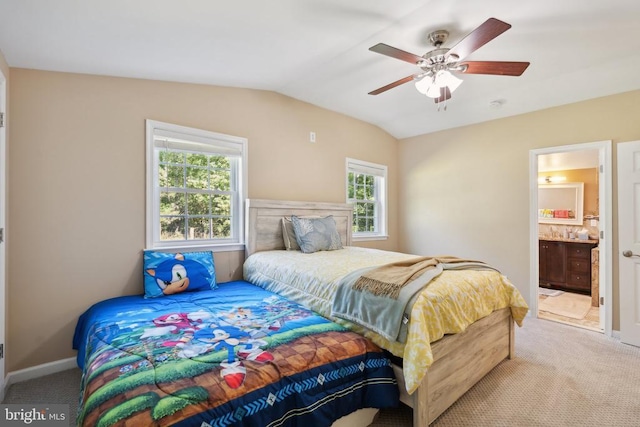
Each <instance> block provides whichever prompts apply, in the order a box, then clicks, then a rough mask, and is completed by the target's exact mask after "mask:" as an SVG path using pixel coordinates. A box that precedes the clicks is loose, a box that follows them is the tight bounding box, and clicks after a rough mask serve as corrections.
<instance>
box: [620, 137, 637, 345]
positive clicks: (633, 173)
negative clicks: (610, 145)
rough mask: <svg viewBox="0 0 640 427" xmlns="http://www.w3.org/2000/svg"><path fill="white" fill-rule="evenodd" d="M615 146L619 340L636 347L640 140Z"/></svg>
mask: <svg viewBox="0 0 640 427" xmlns="http://www.w3.org/2000/svg"><path fill="white" fill-rule="evenodd" d="M617 147H618V242H619V248H620V252H621V253H620V254H619V256H618V259H619V263H620V265H619V270H620V341H622V342H624V343H627V344H632V345H635V346H640V141H632V142H624V143H621V144H618V146H617Z"/></svg>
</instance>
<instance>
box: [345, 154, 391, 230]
mask: <svg viewBox="0 0 640 427" xmlns="http://www.w3.org/2000/svg"><path fill="white" fill-rule="evenodd" d="M349 172H354V173H363V174H366V175H372V176H373V177H374V179H375V181H374V182H375V190H374V191H375V199H376V203H375V218H376V221H375V229H376V231H375V232H355V231H354V232H353V234H352V240H353V241H356V242H357V241H367V240H386V239H387V238H388V237H389V236H388V235H387V166H385V165H380V164H377V163H371V162H367V161H364V160H356V159H352V158H348V157H347V159H346V174H345V193H346V200H347V203H350V204H354V203H356V201H357V200H356V199H350V198H349ZM354 221H355V214H354Z"/></svg>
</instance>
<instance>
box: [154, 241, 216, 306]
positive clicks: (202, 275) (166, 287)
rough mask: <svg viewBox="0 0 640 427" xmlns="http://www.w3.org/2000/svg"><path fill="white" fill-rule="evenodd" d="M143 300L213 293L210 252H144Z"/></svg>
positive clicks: (213, 279)
mask: <svg viewBox="0 0 640 427" xmlns="http://www.w3.org/2000/svg"><path fill="white" fill-rule="evenodd" d="M143 267H144V268H143V275H144V297H145V298H155V297H161V296H164V295H171V294H177V293H180V292H195V291H201V290H205V289H216V288H217V287H218V286H217V284H216V270H215V267H214V265H213V253H211V252H184V253H180V252H179V253H169V252H159V251H144V262H143Z"/></svg>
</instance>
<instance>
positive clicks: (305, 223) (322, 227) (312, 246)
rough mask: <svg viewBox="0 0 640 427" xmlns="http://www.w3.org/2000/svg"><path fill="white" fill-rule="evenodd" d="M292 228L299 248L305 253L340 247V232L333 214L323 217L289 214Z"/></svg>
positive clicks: (332, 249)
mask: <svg viewBox="0 0 640 427" xmlns="http://www.w3.org/2000/svg"><path fill="white" fill-rule="evenodd" d="M291 222H292V223H293V230H294V231H295V234H296V241H297V242H298V246H300V250H301V251H302V252H304V253H305V254H310V253H313V252H318V251H335V250H337V249H342V242H341V241H340V234H339V233H338V230H337V229H336V221H335V220H334V219H333V215H329V216H327V217H324V218H302V217H298V216H295V215H291Z"/></svg>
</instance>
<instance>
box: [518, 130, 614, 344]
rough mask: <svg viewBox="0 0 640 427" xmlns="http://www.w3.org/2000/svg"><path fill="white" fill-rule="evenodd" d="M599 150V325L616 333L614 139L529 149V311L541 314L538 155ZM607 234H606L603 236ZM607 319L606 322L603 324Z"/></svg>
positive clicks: (611, 332)
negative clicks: (614, 308) (614, 304)
mask: <svg viewBox="0 0 640 427" xmlns="http://www.w3.org/2000/svg"><path fill="white" fill-rule="evenodd" d="M594 149H597V150H598V153H599V155H598V157H599V164H600V175H599V182H598V187H599V188H598V196H599V201H600V202H599V205H600V206H599V217H600V225H599V228H600V233H601V238H600V242H599V245H598V246H599V247H600V258H599V263H600V268H599V270H600V274H599V282H600V285H599V286H600V295H601V296H604V301H605V303H604V306H603V309H602V310H601V311H600V313H601V316H600V325H601V327H602V328H603V332H604V334H605V335H606V336H608V337H610V336H612V334H613V218H612V216H613V185H612V176H613V170H612V161H611V141H610V140H608V141H597V142H587V143H582V144H571V145H561V146H556V147H548V148H540V149H535V150H530V151H529V207H530V209H529V242H530V246H529V247H530V249H529V254H530V257H529V258H530V266H529V268H530V274H529V276H530V277H531V283H530V302H529V309H530V314H531V315H533V316H535V317H536V318H537V317H538V281H539V277H538V263H539V257H538V156H539V155H542V154H553V153H567V152H574V151H585V150H594ZM603 236H604V237H603ZM603 319H604V325H603Z"/></svg>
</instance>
